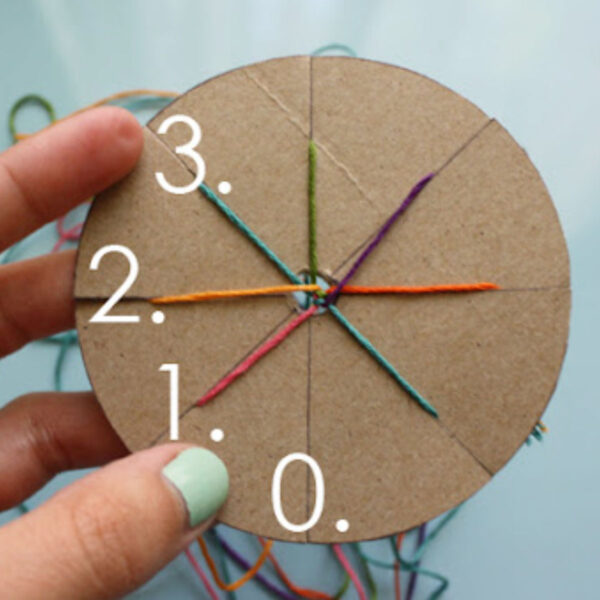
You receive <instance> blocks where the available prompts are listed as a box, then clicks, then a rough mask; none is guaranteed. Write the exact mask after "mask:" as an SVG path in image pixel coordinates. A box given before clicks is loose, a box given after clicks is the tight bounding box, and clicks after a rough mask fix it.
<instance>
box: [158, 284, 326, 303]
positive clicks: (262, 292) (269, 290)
mask: <svg viewBox="0 0 600 600" xmlns="http://www.w3.org/2000/svg"><path fill="white" fill-rule="evenodd" d="M320 289H321V287H320V286H319V285H317V284H312V283H308V284H300V285H274V286H270V287H262V288H249V289H241V290H209V291H207V292H194V293H192V294H180V295H177V296H158V297H157V298H150V302H151V303H152V304H175V303H179V302H203V301H205V300H218V299H222V298H248V297H251V296H275V295H278V294H289V293H292V292H316V291H317V290H320Z"/></svg>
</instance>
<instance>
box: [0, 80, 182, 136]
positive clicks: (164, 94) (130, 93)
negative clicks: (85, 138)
mask: <svg viewBox="0 0 600 600" xmlns="http://www.w3.org/2000/svg"><path fill="white" fill-rule="evenodd" d="M135 96H152V97H154V98H176V97H177V96H179V94H178V93H177V92H168V91H164V90H147V89H139V90H127V91H124V92H117V93H116V94H111V95H110V96H107V97H106V98H102V99H101V100H98V101H96V102H93V103H92V104H90V105H88V106H85V107H83V108H80V109H79V110H76V111H75V112H72V113H71V114H69V115H68V116H67V117H64V118H62V119H56V115H55V113H54V107H53V106H52V105H51V104H50V102H48V100H46V99H45V98H43V97H42V96H38V95H37V94H30V95H28V96H24V97H23V98H21V99H19V100H18V101H17V102H16V103H15V104H14V105H13V108H12V110H11V113H10V117H9V129H10V132H11V135H12V137H13V140H14V141H15V142H17V141H21V140H23V139H26V138H28V137H30V136H31V135H33V134H28V133H18V132H17V130H16V126H15V123H14V120H15V116H16V113H17V112H18V111H19V109H20V108H21V106H23V105H24V104H27V103H29V102H35V103H37V104H39V105H41V106H42V107H43V108H44V109H46V111H47V113H48V116H49V117H50V126H52V125H55V124H56V123H60V122H62V121H64V119H66V118H70V117H74V116H75V115H78V114H81V113H82V112H85V111H86V110H90V109H92V108H98V107H99V106H104V105H105V104H109V103H110V102H115V101H116V100H123V99H127V98H132V97H135ZM13 111H14V115H13Z"/></svg>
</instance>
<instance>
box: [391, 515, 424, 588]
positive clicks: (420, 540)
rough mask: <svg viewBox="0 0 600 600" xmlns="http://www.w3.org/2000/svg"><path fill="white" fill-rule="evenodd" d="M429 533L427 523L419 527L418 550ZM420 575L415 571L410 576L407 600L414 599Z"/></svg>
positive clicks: (418, 562)
mask: <svg viewBox="0 0 600 600" xmlns="http://www.w3.org/2000/svg"><path fill="white" fill-rule="evenodd" d="M426 533H427V523H423V524H422V525H421V526H420V527H419V532H418V534H417V535H418V537H417V549H418V548H420V547H421V546H422V545H423V543H424V542H425V535H426ZM396 549H397V550H398V553H400V548H398V547H396ZM416 564H417V566H419V564H420V561H417V563H416ZM418 576H419V573H418V572H417V571H413V572H412V573H411V574H410V579H409V580H408V588H407V591H406V600H412V597H413V595H414V593H415V589H416V588H417V577H418Z"/></svg>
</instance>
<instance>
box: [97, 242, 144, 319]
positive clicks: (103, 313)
mask: <svg viewBox="0 0 600 600" xmlns="http://www.w3.org/2000/svg"><path fill="white" fill-rule="evenodd" d="M110 252H120V253H121V254H123V255H124V256H125V258H127V260H128V261H129V274H128V275H127V277H126V278H125V281H124V282H123V283H122V284H121V285H120V286H119V287H118V288H117V289H116V290H115V292H114V294H113V295H112V296H111V297H110V298H109V299H108V300H107V301H106V302H105V303H104V304H103V305H102V306H101V307H100V309H99V310H98V311H97V312H96V313H95V314H94V316H93V317H92V318H91V319H90V323H139V321H140V318H139V317H138V316H137V315H109V314H108V312H109V311H110V310H111V308H113V307H114V305H115V304H116V303H117V302H118V301H119V300H120V299H121V298H122V297H123V296H124V295H125V293H126V292H127V290H128V289H129V288H130V287H131V286H132V285H133V282H134V281H135V280H136V278H137V276H138V273H139V271H140V266H139V264H138V261H137V258H136V257H135V254H134V253H133V252H132V251H131V250H130V249H129V248H127V246H120V245H119V244H111V245H109V246H103V247H102V248H100V250H98V251H97V252H96V254H94V256H92V260H91V262H90V269H91V270H92V271H97V270H98V267H99V266H100V261H101V260H102V258H104V256H105V255H106V254H109V253H110Z"/></svg>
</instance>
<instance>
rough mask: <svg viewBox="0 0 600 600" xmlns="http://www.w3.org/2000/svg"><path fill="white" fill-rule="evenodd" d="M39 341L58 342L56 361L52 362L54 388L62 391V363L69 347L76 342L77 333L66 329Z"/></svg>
mask: <svg viewBox="0 0 600 600" xmlns="http://www.w3.org/2000/svg"><path fill="white" fill-rule="evenodd" d="M39 341H40V342H44V343H46V344H54V345H56V344H58V346H59V350H58V356H57V357H56V362H55V363H54V390H55V391H57V392H62V390H63V382H62V372H63V365H64V362H65V358H66V355H67V352H68V350H69V348H70V347H71V346H73V345H74V344H77V334H76V333H75V331H66V332H65V333H59V334H57V335H52V336H50V337H47V338H44V339H43V340H39Z"/></svg>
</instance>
